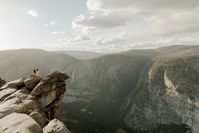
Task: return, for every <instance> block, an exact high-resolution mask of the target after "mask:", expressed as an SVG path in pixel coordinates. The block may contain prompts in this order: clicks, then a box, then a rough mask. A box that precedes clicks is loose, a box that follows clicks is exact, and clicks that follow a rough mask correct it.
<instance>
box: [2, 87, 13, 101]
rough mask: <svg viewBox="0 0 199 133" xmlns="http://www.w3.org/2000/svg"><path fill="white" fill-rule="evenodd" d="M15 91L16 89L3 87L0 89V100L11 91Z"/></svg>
mask: <svg viewBox="0 0 199 133" xmlns="http://www.w3.org/2000/svg"><path fill="white" fill-rule="evenodd" d="M15 91H17V90H16V89H14V88H7V89H4V90H2V91H0V101H2V100H3V99H5V98H6V97H7V96H9V95H11V94H12V93H14V92H15Z"/></svg>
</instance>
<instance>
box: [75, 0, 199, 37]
mask: <svg viewBox="0 0 199 133" xmlns="http://www.w3.org/2000/svg"><path fill="white" fill-rule="evenodd" d="M198 7H199V1H196V0H189V1H187V0H176V1H173V0H148V1H146V0H122V1H121V0H87V8H88V14H87V15H80V16H78V17H76V18H75V19H74V20H73V22H72V28H73V29H75V30H77V31H80V32H81V33H83V34H88V33H92V32H96V31H102V30H109V29H111V28H116V27H122V26H123V27H125V26H127V25H132V26H133V25H138V23H140V22H141V23H142V25H143V27H144V28H142V27H140V29H136V30H137V31H138V32H140V31H141V32H142V31H143V33H147V32H150V33H148V34H150V36H152V35H155V36H156V35H160V36H161V35H172V34H181V33H183V32H189V31H190V32H192V31H194V30H195V31H198V30H199V28H198V27H199V26H198V20H199V19H198V17H197V15H198V13H199V10H198ZM149 18H150V19H151V20H150V19H149ZM138 19H139V20H138ZM145 26H147V27H150V28H148V30H149V31H147V32H145V31H144V30H146V29H145ZM129 30H134V28H132V29H129Z"/></svg>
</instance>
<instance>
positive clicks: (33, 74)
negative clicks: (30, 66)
mask: <svg viewBox="0 0 199 133" xmlns="http://www.w3.org/2000/svg"><path fill="white" fill-rule="evenodd" d="M34 77H40V74H39V70H38V69H34V70H33V72H32V73H31V75H30V78H34Z"/></svg>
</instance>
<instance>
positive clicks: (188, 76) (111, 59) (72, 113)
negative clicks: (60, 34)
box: [0, 46, 199, 133]
mask: <svg viewBox="0 0 199 133" xmlns="http://www.w3.org/2000/svg"><path fill="white" fill-rule="evenodd" d="M13 53H14V54H13ZM1 55H3V56H1ZM10 55H11V56H10ZM0 58H1V60H0V67H1V68H2V69H0V76H1V75H2V76H1V77H2V78H4V79H6V80H10V79H12V78H16V77H17V76H18V75H20V76H22V75H25V74H28V73H30V72H31V71H32V69H33V68H35V67H36V68H39V70H40V72H41V73H43V74H44V75H45V74H46V73H49V72H51V71H53V70H59V71H62V72H66V73H67V74H69V76H70V77H71V78H70V79H69V80H68V81H67V83H68V89H69V90H68V93H67V94H66V97H65V99H64V103H63V104H62V108H63V109H64V111H63V112H62V115H63V116H64V117H63V121H64V122H65V123H66V124H67V126H69V128H70V129H71V130H72V131H73V132H74V133H88V132H92V133H114V132H115V131H116V130H117V129H118V128H122V129H123V130H125V131H126V132H127V133H132V132H140V131H142V132H146V133H147V132H154V133H155V132H163V133H168V132H175V133H186V132H187V131H189V130H192V131H193V132H194V133H197V129H199V128H198V127H197V123H198V117H196V116H197V112H198V105H197V102H198V99H199V94H198V86H199V85H198V83H199V82H198V78H197V75H198V74H199V69H198V68H199V67H198V66H199V64H198V63H199V46H171V47H164V48H159V49H150V50H130V51H126V52H121V53H115V54H110V55H104V56H100V57H98V58H92V59H89V60H79V59H76V58H73V57H71V56H69V55H67V54H65V53H64V54H63V53H54V52H47V51H38V52H37V51H34V52H31V50H30V52H27V51H26V50H25V51H23V50H22V51H12V52H10V53H7V54H5V53H3V54H2V53H1V52H0ZM26 65H27V67H24V66H26ZM15 66H17V67H15ZM16 72H19V74H18V75H17V74H15V73H16Z"/></svg>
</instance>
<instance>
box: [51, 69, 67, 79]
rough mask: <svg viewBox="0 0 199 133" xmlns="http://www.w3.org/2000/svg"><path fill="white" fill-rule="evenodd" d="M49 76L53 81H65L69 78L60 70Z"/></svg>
mask: <svg viewBox="0 0 199 133" xmlns="http://www.w3.org/2000/svg"><path fill="white" fill-rule="evenodd" d="M48 77H49V78H50V79H52V80H53V81H65V80H67V79H68V78H69V76H68V75H67V74H66V73H60V72H58V71H55V72H53V73H52V74H50V75H48Z"/></svg>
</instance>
